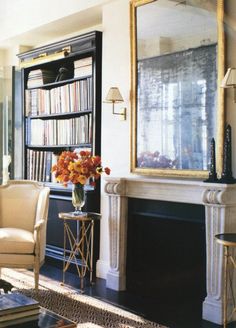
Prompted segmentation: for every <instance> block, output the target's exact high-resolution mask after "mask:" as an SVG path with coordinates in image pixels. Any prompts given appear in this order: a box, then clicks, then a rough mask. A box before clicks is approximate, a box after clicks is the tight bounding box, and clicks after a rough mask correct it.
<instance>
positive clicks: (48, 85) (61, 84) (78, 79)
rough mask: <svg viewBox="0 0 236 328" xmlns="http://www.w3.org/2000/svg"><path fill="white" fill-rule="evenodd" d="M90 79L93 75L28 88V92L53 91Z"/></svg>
mask: <svg viewBox="0 0 236 328" xmlns="http://www.w3.org/2000/svg"><path fill="white" fill-rule="evenodd" d="M90 77H91V75H86V76H83V77H77V78H73V79H68V80H63V81H58V82H51V83H45V84H41V85H39V86H37V87H31V88H26V90H34V89H52V88H56V87H60V86H63V85H66V84H69V83H73V82H76V81H81V80H86V79H87V78H90Z"/></svg>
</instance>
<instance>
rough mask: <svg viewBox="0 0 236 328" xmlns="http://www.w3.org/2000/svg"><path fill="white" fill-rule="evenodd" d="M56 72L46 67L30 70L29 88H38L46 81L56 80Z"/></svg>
mask: <svg viewBox="0 0 236 328" xmlns="http://www.w3.org/2000/svg"><path fill="white" fill-rule="evenodd" d="M55 79H56V74H55V73H54V72H52V71H49V70H46V69H36V70H33V71H30V72H29V76H28V81H27V88H36V87H40V86H41V85H44V84H46V83H51V82H54V81H55Z"/></svg>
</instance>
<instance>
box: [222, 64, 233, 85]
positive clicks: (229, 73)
mask: <svg viewBox="0 0 236 328" xmlns="http://www.w3.org/2000/svg"><path fill="white" fill-rule="evenodd" d="M221 87H222V88H232V87H233V88H235V87H236V68H228V70H227V72H226V74H225V77H224V78H223V80H222V82H221Z"/></svg>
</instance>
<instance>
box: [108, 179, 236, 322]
mask: <svg viewBox="0 0 236 328" xmlns="http://www.w3.org/2000/svg"><path fill="white" fill-rule="evenodd" d="M105 193H106V194H107V196H108V203H109V204H108V206H109V217H108V221H109V237H110V245H109V247H110V259H109V266H110V269H109V272H108V274H107V287H108V288H111V289H114V290H125V289H126V246H127V216H128V198H129V197H132V198H142V199H153V200H164V201H173V202H180V203H192V204H202V205H204V206H205V222H206V259H207V263H206V268H207V269H206V283H207V296H206V298H205V300H204V302H203V312H202V317H203V319H205V320H209V321H212V322H214V323H217V324H222V323H223V311H222V308H223V307H222V303H223V297H222V290H223V268H222V265H223V249H222V246H220V245H219V244H217V243H216V241H215V238H214V236H215V235H216V234H218V233H224V232H236V184H231V185H227V184H218V183H204V182H202V181H198V180H191V181H190V180H184V179H165V178H144V177H138V178H112V177H109V178H106V184H105ZM234 283H235V282H234ZM230 306H232V305H231V304H230V305H229V307H230Z"/></svg>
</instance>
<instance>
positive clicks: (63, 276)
mask: <svg viewBox="0 0 236 328" xmlns="http://www.w3.org/2000/svg"><path fill="white" fill-rule="evenodd" d="M63 227H64V243H63V244H64V250H63V270H62V284H63V285H64V284H65V267H66V222H65V221H64V224H63Z"/></svg>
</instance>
